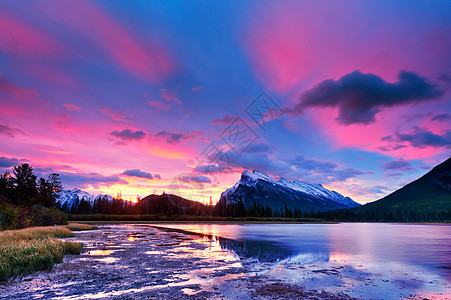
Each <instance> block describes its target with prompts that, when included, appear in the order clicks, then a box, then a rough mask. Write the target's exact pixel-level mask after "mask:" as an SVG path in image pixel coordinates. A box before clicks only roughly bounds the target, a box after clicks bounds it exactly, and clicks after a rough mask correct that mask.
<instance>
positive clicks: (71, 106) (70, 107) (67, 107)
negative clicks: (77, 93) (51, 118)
mask: <svg viewBox="0 0 451 300" xmlns="http://www.w3.org/2000/svg"><path fill="white" fill-rule="evenodd" d="M64 107H65V108H66V109H67V110H80V109H81V107H80V106H76V105H74V104H64Z"/></svg>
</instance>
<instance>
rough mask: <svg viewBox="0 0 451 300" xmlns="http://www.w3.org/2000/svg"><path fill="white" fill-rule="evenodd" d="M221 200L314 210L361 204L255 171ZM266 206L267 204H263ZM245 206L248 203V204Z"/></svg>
mask: <svg viewBox="0 0 451 300" xmlns="http://www.w3.org/2000/svg"><path fill="white" fill-rule="evenodd" d="M221 200H222V201H227V202H228V203H230V202H235V201H244V202H248V203H247V204H248V205H249V204H251V203H249V202H250V201H257V202H258V203H260V204H261V205H266V204H268V205H270V206H274V205H276V206H277V207H280V206H282V205H284V203H285V202H286V203H287V205H288V206H289V207H292V208H305V209H307V208H309V209H310V208H311V209H318V210H329V209H336V208H350V207H356V206H359V205H360V204H358V203H356V202H354V201H353V200H352V199H351V198H349V197H345V196H343V195H341V194H339V193H338V192H336V191H331V190H328V189H326V188H324V187H323V186H322V185H321V184H312V183H308V182H304V181H299V180H294V181H288V180H286V179H285V178H280V180H276V179H274V178H272V177H270V176H268V175H266V174H265V173H262V172H259V171H257V170H254V171H253V172H252V173H251V172H249V171H247V170H246V171H244V172H243V173H242V174H241V179H240V180H239V181H238V182H237V183H236V184H235V185H234V186H233V187H231V188H229V189H227V190H226V191H225V192H223V193H222V195H221ZM264 203H265V204H264ZM245 204H246V203H245Z"/></svg>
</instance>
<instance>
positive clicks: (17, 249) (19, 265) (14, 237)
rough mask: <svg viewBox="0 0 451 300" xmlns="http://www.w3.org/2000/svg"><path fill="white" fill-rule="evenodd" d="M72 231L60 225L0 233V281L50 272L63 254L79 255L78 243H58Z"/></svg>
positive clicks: (69, 235) (80, 247)
mask: <svg viewBox="0 0 451 300" xmlns="http://www.w3.org/2000/svg"><path fill="white" fill-rule="evenodd" d="M73 235H74V234H73V232H72V231H71V230H69V229H68V228H66V227H64V226H49V227H31V228H25V229H20V230H6V231H1V232H0V280H6V279H8V278H9V277H16V276H18V275H24V274H27V273H30V272H32V271H36V270H51V269H52V267H53V265H54V264H55V263H57V262H61V261H62V259H63V257H64V255H66V254H80V253H81V251H82V248H83V245H82V244H81V243H76V242H69V241H62V240H60V239H59V238H64V237H71V236H73Z"/></svg>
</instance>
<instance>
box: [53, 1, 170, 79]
mask: <svg viewBox="0 0 451 300" xmlns="http://www.w3.org/2000/svg"><path fill="white" fill-rule="evenodd" d="M52 4H54V5H56V7H57V8H58V10H59V13H54V11H53V6H54V5H52V6H51V7H50V6H49V10H48V11H49V13H48V16H49V17H51V18H53V19H55V20H56V21H57V22H58V23H60V24H61V25H63V26H64V27H66V28H69V29H70V30H72V31H74V32H76V33H78V34H80V35H81V36H82V37H85V38H87V39H89V40H90V41H91V42H92V43H93V44H95V45H96V46H97V47H99V48H100V49H102V50H103V51H105V52H106V53H107V54H108V55H109V56H110V57H111V58H112V59H113V60H114V61H115V62H116V63H117V64H119V65H120V66H121V67H122V68H124V69H125V70H127V71H128V72H130V73H132V74H134V75H136V76H138V77H141V78H143V79H146V80H150V81H158V80H159V79H160V78H162V77H165V76H167V75H168V74H170V73H172V71H173V70H174V63H173V62H172V60H171V59H170V57H169V54H168V53H167V50H165V49H164V47H163V45H162V43H161V42H160V41H158V40H157V39H156V38H152V39H150V38H149V37H148V36H147V35H146V36H145V37H144V38H142V37H139V38H138V36H137V34H136V33H134V32H132V31H131V30H129V29H128V28H127V27H126V26H124V25H123V24H121V23H120V22H118V21H117V20H116V16H112V15H110V14H109V13H108V12H107V11H106V10H105V9H104V8H102V7H101V6H100V5H97V4H95V3H93V2H88V1H58V2H52ZM50 11H52V12H50Z"/></svg>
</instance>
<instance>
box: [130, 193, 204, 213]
mask: <svg viewBox="0 0 451 300" xmlns="http://www.w3.org/2000/svg"><path fill="white" fill-rule="evenodd" d="M135 208H136V211H137V212H139V213H141V214H164V215H204V214H206V211H207V207H206V206H205V205H203V204H202V203H200V202H197V201H191V200H188V199H185V198H182V197H179V196H176V195H171V194H165V193H163V194H161V195H149V196H147V197H144V198H142V199H141V200H140V201H138V203H136V205H135Z"/></svg>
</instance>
